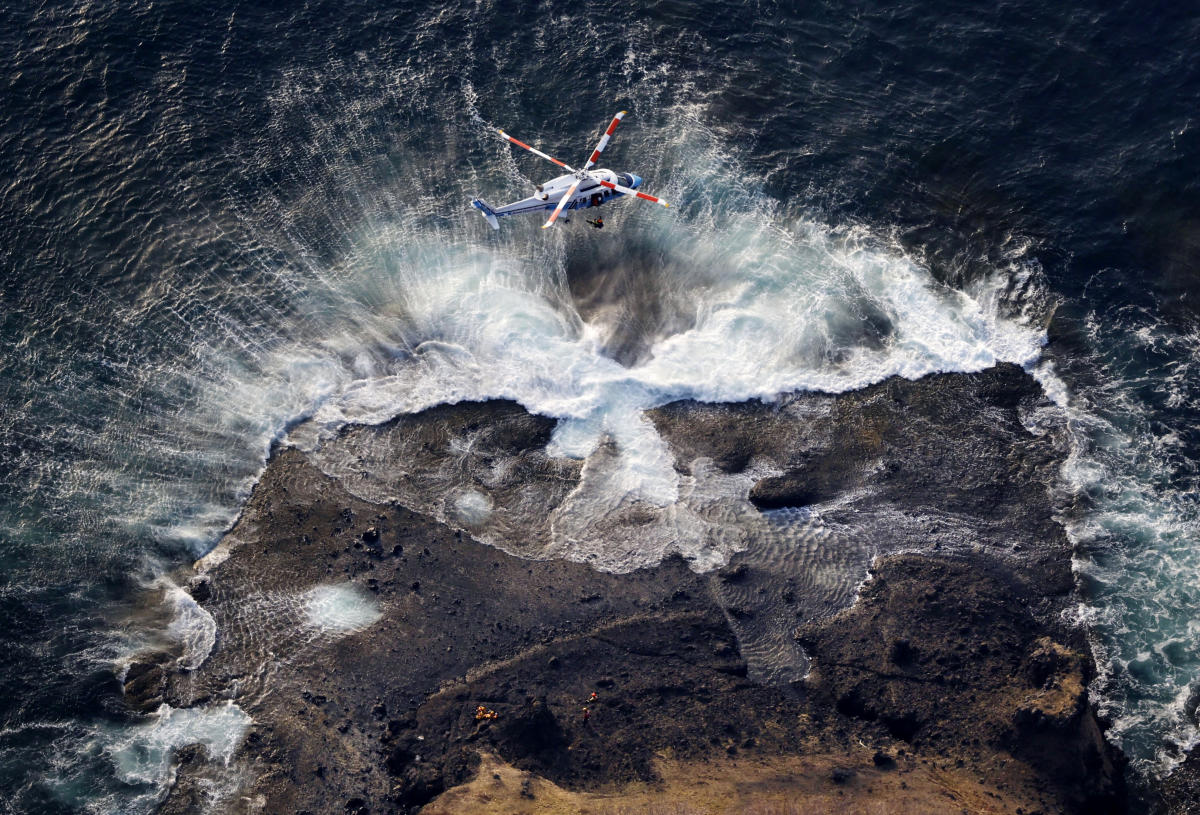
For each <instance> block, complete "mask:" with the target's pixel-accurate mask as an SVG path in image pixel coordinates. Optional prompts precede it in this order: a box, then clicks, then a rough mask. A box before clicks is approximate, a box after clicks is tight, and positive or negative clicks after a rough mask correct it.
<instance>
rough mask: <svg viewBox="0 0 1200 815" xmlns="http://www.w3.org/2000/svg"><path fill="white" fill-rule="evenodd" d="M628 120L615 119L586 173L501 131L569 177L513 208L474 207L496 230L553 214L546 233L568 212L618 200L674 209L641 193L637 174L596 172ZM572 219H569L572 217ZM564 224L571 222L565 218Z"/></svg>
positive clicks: (543, 186) (480, 202)
mask: <svg viewBox="0 0 1200 815" xmlns="http://www.w3.org/2000/svg"><path fill="white" fill-rule="evenodd" d="M624 116H625V111H621V112H620V113H618V114H617V115H616V116H614V117H613V120H612V123H611V124H610V125H609V126H608V130H606V131H605V132H604V136H602V137H601V139H600V143H599V144H598V145H596V149H595V150H593V151H592V156H591V158H589V159H588V161H587V164H585V165H584V166H583V169H582V170H575V169H573V168H571V167H569V166H567V165H566V164H563V163H562V162H561V161H559V160H558V159H556V158H552V157H550V156H548V155H546V154H545V153H543V152H542V151H540V150H537V149H535V148H533V147H530V146H529V145H528V144H525V143H524V142H520V141H517V140H516V139H514V138H513V137H512V136H510V135H508V134H507V133H505V132H504V131H503V130H500V131H498V132H499V133H500V135H501V136H503V137H504V138H505V139H507V140H508V141H510V142H512V143H513V144H515V145H517V146H518V147H523V148H525V149H526V150H528V151H529V152H531V153H534V154H536V155H539V156H541V157H542V158H544V159H547V160H549V161H552V162H554V163H555V164H557V165H559V166H560V167H562V168H564V169H566V170H567V171H568V173H567V174H566V175H560V176H558V177H556V178H552V179H551V180H549V181H547V182H546V183H544V184H541V185H539V186H538V188H537V191H536V192H535V193H534V194H533V195H531V196H529V197H528V198H523V199H521V200H520V201H513V202H512V203H511V204H505V205H504V206H502V207H498V208H495V209H493V208H492V207H490V206H488V204H487V203H486V202H485V201H484V200H483V199H481V198H476V199H475V200H474V201H472V202H471V206H473V207H475V208H476V209H477V210H479V211H480V212H481V213H482V214H483V217H484V218H486V219H487V221H488V223H489V224H491V225H492V228H493V229H499V228H500V221H499V219H500V218H503V217H505V216H507V215H520V214H523V213H527V212H539V211H542V210H553V212H552V213H551V214H550V218H549V220H547V221H546V223H544V224H542V228H543V229H545V228H546V227H548V226H553V225H554V223H555V221H557V220H558V216H559V215H560V214H561V213H562V212H563V211H564V210H573V209H587V208H590V207H598V206H601V205H603V204H605V203H606V202H608V201H611V200H613V199H614V198H624V197H626V196H632V197H635V198H642V199H644V200H647V201H652V202H654V203H656V204H661V205H662V206H664V207H666V206H670V204H668V203H667V202H666V201H663V200H662V199H660V198H655V197H654V196H653V195H646V194H645V193H643V192H638V191H637V188H638V187H640V186H641V185H642V179H641V177H640V176H636V175H634V174H633V173H616V172H613V171H612V170H593V169H592V167H593V166H595V164H596V160H597V159H598V158H600V154H601V153H602V152H603V151H604V148H605V147H606V146H608V140H609V138H611V136H612V134H613V131H614V130H616V129H617V124H618V123H619V122H620V121H621V119H622V117H624ZM568 218H569V216H568ZM563 220H567V218H564V219H563Z"/></svg>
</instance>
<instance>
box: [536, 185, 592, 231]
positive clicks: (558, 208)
mask: <svg viewBox="0 0 1200 815" xmlns="http://www.w3.org/2000/svg"><path fill="white" fill-rule="evenodd" d="M581 181H583V179H582V178H577V179H575V183H574V184H572V185H571V186H570V187H569V188H568V189H567V191H566V193H564V194H563V197H562V199H561V200H560V201H559V202H558V206H556V207H555V208H554V212H551V213H550V220H548V221H546V223H544V224H542V229H545V228H546V227H548V226H554V222H555V221H557V220H558V213H560V212H562V211H563V208H564V207H565V206H566V205H567V204H569V203H570V202H571V196H572V195H574V194H575V190H577V189H579V184H580V182H581Z"/></svg>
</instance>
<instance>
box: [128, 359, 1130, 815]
mask: <svg viewBox="0 0 1200 815" xmlns="http://www.w3.org/2000/svg"><path fill="white" fill-rule="evenodd" d="M1040 404H1043V397H1042V396H1041V393H1040V390H1039V389H1038V388H1037V386H1036V383H1034V382H1033V381H1032V380H1031V379H1030V378H1029V377H1028V375H1026V374H1025V373H1024V372H1022V371H1021V370H1020V369H1018V368H1015V367H1013V366H998V367H997V368H995V369H992V370H990V371H985V372H983V373H980V374H974V375H945V376H934V377H928V378H926V379H923V380H920V381H917V382H909V381H905V380H898V379H893V380H888V381H887V382H884V383H881V384H879V385H877V386H873V387H871V388H866V389H864V390H862V391H859V392H856V393H851V394H844V395H841V396H827V395H819V394H816V395H813V394H800V395H792V396H787V397H783V398H781V399H780V400H778V401H777V402H773V403H748V404H740V405H709V404H699V403H691V402H682V403H675V404H673V405H668V406H665V407H663V408H660V409H658V410H655V411H652V412H650V414H649V416H650V419H651V421H652V422H653V423H654V424H655V426H656V427H657V429H658V431H659V433H660V434H661V435H662V436H663V437H664V438H665V439H666V441H667V442H668V444H669V446H670V449H671V451H672V453H673V455H674V457H675V466H676V469H677V470H678V471H679V472H680V473H681V474H682V477H685V478H690V477H692V474H693V473H698V472H708V471H712V470H714V469H715V472H716V473H717V474H718V476H717V477H721V478H731V479H734V478H740V479H742V481H741V482H737V483H744V484H746V486H745V487H744V490H745V493H744V495H745V498H744V499H737V498H736V497H735V498H733V499H727V503H726V504H723V505H721V506H722V507H728V506H731V504H730V503H728V502H729V501H732V502H733V503H734V504H736V502H737V501H738V500H742V501H743V503H742V505H741V506H742V509H739V510H738V512H741V513H743V514H741V515H736V516H735V517H737V518H744V519H746V522H747V523H749V524H750V527H748V528H751V529H752V533H749V534H745V535H744V536H743V537H742V538H739V539H738V541H739V546H740V547H741V550H740V551H737V552H736V553H735V554H734V555H733V556H732V557H731V559H730V562H729V563H728V564H727V565H726V566H725V567H724V568H723V569H721V570H720V571H719V572H716V573H712V574H697V573H695V572H693V571H692V570H691V569H690V568H689V566H688V564H687V563H686V562H684V561H683V560H682V559H681V558H679V557H668V558H666V559H665V560H663V561H662V562H661V563H660V564H659V565H658V566H656V567H654V568H645V569H640V570H636V571H633V572H630V573H628V574H622V575H614V574H608V573H604V572H599V571H596V570H594V569H592V568H590V567H588V566H587V565H584V564H579V563H572V562H567V561H563V560H527V559H522V558H520V557H516V556H514V555H511V554H506V553H505V552H503V551H500V550H499V549H496V548H493V547H491V546H488V545H485V544H482V543H479V542H477V541H476V540H473V539H472V537H471V535H472V534H474V532H472V530H474V529H477V528H482V527H479V526H478V523H483V521H479V520H478V519H477V518H476V516H473V515H471V514H470V513H469V512H468V513H466V514H464V515H463V516H462V519H461V524H462V525H461V527H457V528H456V526H455V524H454V522H452V521H448V520H440V519H439V518H441V517H442V515H440V514H439V513H443V512H444V513H445V515H446V517H455V516H454V515H453V512H451V511H450V509H453V507H450V509H446V507H449V503H447V501H445V500H443V498H442V497H440V496H439V495H438V494H437V489H444V491H445V492H446V496H445V497H446V498H447V499H448V498H449V496H451V495H457V494H460V493H458V492H455V491H456V490H460V491H461V490H462V489H464V487H463V485H467V486H468V487H469V488H470V489H472V490H475V491H476V492H478V493H479V494H480V495H486V497H487V500H488V501H490V502H491V503H490V506H491V507H493V508H494V512H493V513H492V515H491V516H490V518H489V519H488V520H487V521H486V523H487V524H490V526H488V527H487V528H488V530H489V534H504V535H507V536H511V537H512V538H513V540H512V545H511V547H512V548H511V551H526V548H525V547H524V545H523V543H522V541H521V540H520V537H521V536H522V535H525V534H526V533H528V536H529V538H530V539H535V538H536V539H537V540H539V541H542V540H545V539H546V538H545V536H546V535H548V534H549V529H550V526H551V525H550V524H548V522H547V518H549V517H550V516H551V515H552V513H553V511H554V509H555V507H557V506H558V504H559V502H561V501H563V500H565V499H566V496H568V495H569V494H570V493H571V492H572V491H573V490H574V489H575V488H576V486H577V485H578V484H579V483H580V478H581V476H580V472H581V469H580V465H579V463H578V462H567V461H564V460H558V459H552V458H550V457H548V456H547V455H546V453H545V445H546V443H547V441H548V440H549V438H550V432H551V431H552V429H553V422H550V421H548V420H545V419H539V418H537V417H531V416H529V415H528V414H526V413H524V411H523V410H521V409H520V408H519V407H518V406H515V405H513V404H512V403H504V402H501V403H488V404H464V405H455V406H444V407H439V408H435V409H433V410H431V411H426V412H425V413H423V414H418V415H415V416H408V417H401V418H400V419H397V420H396V421H394V422H391V423H388V424H386V425H381V426H377V427H355V428H347V429H346V430H345V431H343V433H342V434H341V436H339V437H338V438H337V439H332V440H329V441H327V442H325V443H324V445H323V446H322V448H321V449H320V450H319V451H318V452H317V453H312V454H309V453H303V452H301V451H299V450H296V449H291V448H281V449H278V450H276V451H275V453H274V455H273V456H272V459H271V462H270V464H269V466H268V467H267V470H266V472H265V473H264V475H263V477H262V479H261V480H260V482H259V484H258V485H257V486H256V488H255V490H254V492H253V494H252V496H251V498H250V499H249V501H248V502H247V504H246V507H245V509H244V512H243V514H242V516H241V518H240V519H239V521H238V523H237V524H236V525H235V527H234V528H233V529H232V530H231V531H230V533H229V534H228V535H227V537H226V539H225V541H223V543H222V546H221V548H220V550H219V552H218V553H217V556H215V557H210V558H208V559H206V561H204V562H203V563H202V564H201V566H202V570H203V571H204V577H205V578H206V579H207V581H208V593H207V596H205V597H204V598H203V599H200V598H197V600H198V602H201V603H202V605H203V606H204V607H205V608H206V609H207V610H208V611H209V612H210V613H211V614H212V615H213V617H214V619H215V620H216V621H217V624H218V629H219V636H218V641H217V645H216V647H215V649H214V651H213V653H212V655H211V656H210V657H209V659H208V660H207V661H206V662H205V663H204V664H203V665H202V666H200V668H199V669H197V670H195V671H192V672H190V673H188V674H186V675H185V674H183V673H179V672H173V671H168V672H167V673H166V674H164V678H163V679H162V680H161V684H164V685H165V687H164V688H163V690H162V691H161V695H162V696H163V698H165V699H166V701H168V702H169V703H170V704H172V705H173V706H175V707H186V706H188V705H191V704H193V703H197V702H200V701H203V700H209V699H215V698H232V699H234V700H235V701H237V702H238V704H240V705H242V707H243V708H244V709H245V710H246V712H247V713H248V714H250V716H252V717H253V719H254V722H255V725H254V738H252V739H248V740H247V742H246V743H245V744H244V745H243V746H242V748H241V750H240V752H239V756H238V759H237V760H238V761H239V762H241V764H242V766H245V767H246V768H248V770H247V774H246V778H247V781H246V787H245V788H244V789H242V790H239V791H238V792H237V794H236V795H234V796H232V797H230V798H229V799H228V800H227V804H228V806H229V807H230V808H232V809H233V810H234V811H238V808H239V807H243V808H244V807H245V806H248V805H247V804H245V803H244V802H248V801H265V802H266V803H265V806H266V807H267V810H268V811H300V810H307V811H311V812H337V811H343V810H344V809H345V808H346V807H348V806H349V803H350V802H353V803H354V806H355V807H356V808H359V809H361V808H363V807H365V808H366V809H368V810H369V811H370V812H410V811H415V810H416V809H417V808H419V807H421V806H424V805H426V804H428V803H429V802H430V801H432V800H433V799H434V798H435V797H436V796H438V795H439V794H441V793H442V792H443V791H444V790H448V789H450V788H452V787H455V786H456V785H459V784H462V783H464V782H466V781H468V780H470V779H471V778H472V777H473V775H474V774H475V772H476V768H477V767H478V766H479V762H480V760H481V758H480V757H481V756H482V755H485V754H486V755H492V756H497V757H499V759H500V760H502V761H504V762H506V763H507V764H509V765H511V766H513V767H516V768H518V769H519V770H522V771H524V772H526V773H530V774H532V775H531V776H530V777H539V778H546V779H549V780H550V781H553V782H554V783H555V784H557V785H558V786H559V787H560V788H562V789H567V790H587V789H596V788H600V787H605V788H610V789H611V788H612V787H613V785H620V784H622V783H625V782H634V781H640V782H651V783H653V782H655V780H656V772H657V771H656V764H655V761H656V756H660V755H663V754H666V753H669V754H670V755H672V756H673V757H674V758H675V760H679V761H700V762H703V761H708V760H716V759H717V758H719V759H720V760H730V759H731V758H738V757H745V756H749V755H753V756H763V757H770V756H801V755H808V754H810V753H813V752H814V751H818V752H821V751H823V752H824V753H828V754H831V755H838V756H841V758H839V759H838V760H837V762H835V764H834V765H830V766H834V767H836V768H841V769H844V770H845V771H846V772H847V773H848V774H846V775H845V776H844V778H843V779H842V783H841V784H840V785H838V786H839V789H842V791H843V792H844V793H845V794H846V795H848V796H852V795H857V794H860V792H861V791H862V790H865V789H866V787H867V785H866V784H864V783H860V782H859V780H858V779H859V778H860V777H862V776H863V774H864V773H875V772H880V771H882V770H881V769H880V768H883V767H884V765H883V764H878V762H875V763H873V759H872V756H876V755H882V756H884V757H899V756H900V755H901V753H902V752H903V754H904V755H905V758H904V759H903V761H904V762H910V760H912V761H915V760H918V759H919V760H921V761H937V762H941V761H950V762H953V763H957V766H961V767H966V768H968V769H970V768H976V770H975V771H977V773H978V777H979V778H981V779H983V780H985V781H987V783H989V784H992V783H999V781H997V779H1002V780H1005V783H1011V784H1014V785H1016V784H1021V785H1024V787H1025V788H1024V789H1023V790H1022V795H1023V797H1022V798H1021V799H1020V800H1022V801H1028V800H1036V801H1038V802H1040V803H1039V805H1040V806H1041V807H1043V808H1044V809H1045V810H1046V811H1115V809H1117V808H1119V807H1120V805H1121V800H1122V797H1121V796H1122V794H1123V792H1122V789H1121V786H1120V772H1119V757H1118V756H1116V754H1114V753H1113V751H1112V750H1110V749H1109V748H1108V746H1107V744H1106V743H1105V742H1104V741H1103V739H1102V737H1100V735H1099V733H1100V731H1099V726H1098V725H1097V723H1096V721H1095V718H1094V717H1093V716H1092V713H1091V711H1090V709H1089V708H1088V706H1087V701H1086V694H1085V692H1084V687H1085V684H1086V681H1087V680H1088V678H1089V677H1090V675H1091V670H1092V669H1091V663H1090V659H1089V658H1088V657H1087V656H1086V654H1087V651H1086V649H1085V648H1084V647H1083V644H1082V642H1081V639H1080V636H1081V635H1080V633H1079V632H1077V631H1073V630H1070V629H1066V628H1064V627H1063V625H1062V624H1061V623H1060V622H1059V620H1060V615H1059V612H1060V611H1061V610H1062V609H1063V608H1064V606H1065V604H1066V603H1068V602H1070V591H1071V588H1072V585H1073V583H1072V577H1071V572H1070V547H1069V543H1068V541H1067V539H1066V537H1065V535H1064V534H1063V531H1062V529H1061V527H1060V526H1059V525H1058V524H1057V523H1056V522H1055V521H1054V507H1053V506H1052V504H1051V500H1050V495H1051V489H1052V487H1053V485H1054V483H1055V476H1056V470H1057V468H1058V467H1059V466H1060V465H1061V460H1062V455H1063V447H1062V438H1061V434H1060V433H1059V432H1058V431H1057V430H1056V429H1055V428H1053V427H1051V428H1043V429H1042V430H1041V431H1040V433H1039V434H1035V433H1033V432H1031V430H1030V429H1029V428H1027V427H1026V425H1025V421H1024V420H1023V412H1025V411H1028V410H1031V409H1033V408H1036V407H1037V406H1038V405H1040ZM706 461H708V462H711V465H712V466H711V467H709V465H707V464H706V463H705V462H706ZM318 465H319V466H318ZM706 467H708V471H706V470H705V468H706ZM705 477H709V476H705ZM443 485H444V486H443ZM435 487H436V489H434V488H435ZM389 495H393V496H410V497H411V500H412V503H413V506H408V505H406V504H405V503H404V502H403V501H401V500H399V499H389V498H387V496H389ZM363 496H376V497H363ZM405 500H409V499H407V498H406V499H405ZM754 504H757V505H758V506H759V507H760V508H761V509H764V510H765V509H767V508H769V507H770V508H780V510H779V511H782V512H788V511H790V510H787V509H785V508H788V507H794V506H811V507H815V508H816V509H815V510H814V511H817V512H819V513H820V516H821V518H822V519H823V524H824V526H821V525H817V526H813V525H805V524H807V521H805V522H804V523H801V524H799V525H797V526H795V527H794V528H793V527H788V526H787V524H788V523H790V521H788V518H790V517H791V516H787V517H784V518H782V519H781V520H779V521H775V520H770V519H769V513H768V514H767V515H759V513H758V512H757V511H756V510H755V509H754ZM414 506H417V507H418V509H419V511H418V509H414V508H413V507H414ZM468 509H469V507H468ZM699 511H701V512H703V511H705V508H704V506H703V505H700V510H699ZM722 511H724V510H722ZM772 511H774V510H772ZM435 516H436V517H435ZM479 517H480V518H482V517H483V516H479ZM717 517H718V520H719V519H720V518H721V517H722V516H721V515H720V513H718V514H717ZM770 517H774V516H770ZM805 517H807V516H805ZM780 524H782V526H781V525H780ZM740 528H742V527H738V529H740ZM831 528H832V529H836V530H837V531H836V534H834V533H830V532H829V531H828V530H829V529H831ZM777 529H783V530H784V532H780V533H778V534H777V532H776V531H774V530H777ZM788 530H792V531H788ZM539 536H540V537H539ZM1014 544H1019V551H1017V550H1016V548H1015V547H1014ZM539 545H541V544H539ZM506 546H507V544H506ZM528 551H535V550H533V549H530V550H528ZM536 551H541V550H536ZM889 553H891V554H889ZM880 555H881V556H882V557H879V558H878V559H876V556H880ZM221 558H224V560H223V561H222V560H221ZM872 560H874V561H875V562H874V566H873V568H872V571H871V573H870V580H868V581H867V582H866V583H865V585H864V586H863V587H862V596H861V598H859V599H858V600H857V602H854V598H855V595H856V592H857V590H858V588H859V585H860V584H861V582H862V580H863V579H864V578H865V577H867V567H868V565H870V564H871V563H872ZM184 577H186V576H184ZM330 585H340V586H343V587H346V586H348V587H352V589H353V591H352V592H351V593H350V594H348V595H345V596H347V597H351V598H358V599H355V600H354V601H353V602H355V603H367V604H369V605H372V606H374V607H375V608H376V609H377V611H378V614H379V618H378V620H377V621H375V622H373V623H370V624H364V625H363V626H362V627H354V626H351V627H350V628H349V629H348V630H341V631H336V630H325V629H322V628H321V627H320V626H319V625H318V624H317V623H314V622H312V621H311V620H309V619H308V618H307V617H306V613H307V612H306V609H307V608H308V605H307V604H308V603H309V602H310V601H309V600H307V599H306V598H309V597H311V592H312V590H313V589H314V588H315V587H321V586H330ZM355 592H357V593H355ZM362 598H367V599H365V600H364V599H362ZM852 602H854V604H853V605H852V606H851V605H850V604H851V603H852ZM847 606H850V607H847ZM797 626H799V639H798V640H797V639H796V638H795V637H794V636H793V632H794V631H795V629H796V627H797ZM801 646H802V647H803V649H804V650H803V651H802V650H801ZM789 660H790V661H789ZM808 660H811V663H809V662H808ZM809 668H811V672H810V673H809V674H808V675H807V677H805V670H807V669H809ZM144 676H145V682H142V679H141V677H142V674H139V675H138V676H137V677H135V685H134V688H133V689H134V690H136V688H138V687H141V685H139V684H137V683H138V682H142V684H145V685H147V686H148V687H157V685H156V683H159V682H160V680H158V679H156V678H154V675H153V673H152V672H151V671H149V670H147V671H146V672H145V673H144ZM593 693H595V694H596V695H595V696H593V695H592V694H593ZM585 708H586V712H585ZM492 714H494V715H492ZM863 745H866V746H867V749H866V750H865V751H864V750H863ZM910 756H914V757H917V758H912V759H910V758H909V757H910ZM892 760H893V761H895V760H897V759H896V758H893V759H892ZM885 763H886V762H885ZM906 766H907V764H906ZM997 767H1007V768H1008V769H1005V770H998V769H997ZM855 768H857V769H855ZM905 771H906V770H904V769H896V770H888V772H905ZM196 772H197V770H195V768H193V767H191V765H185V766H182V767H181V768H180V775H181V781H180V783H179V784H178V785H177V788H176V789H177V791H176V792H175V793H173V794H172V796H171V797H170V798H169V799H168V801H167V803H166V804H165V806H166V807H168V808H169V807H172V806H175V807H178V806H179V804H178V801H179V800H181V798H180V796H185V795H186V794H187V792H186V791H187V790H188V789H190V787H189V786H188V784H189V783H190V782H189V781H188V780H187V779H188V778H190V777H191V776H192V775H194V774H195V773H196ZM823 772H824V775H823V776H822V778H823V779H824V780H823V781H822V783H832V782H830V781H829V777H830V776H829V772H831V770H829V769H828V768H827V769H826V770H824V771H823ZM527 786H528V785H527ZM529 789H530V790H531V789H532V787H529ZM530 794H532V792H530ZM239 802H243V803H239Z"/></svg>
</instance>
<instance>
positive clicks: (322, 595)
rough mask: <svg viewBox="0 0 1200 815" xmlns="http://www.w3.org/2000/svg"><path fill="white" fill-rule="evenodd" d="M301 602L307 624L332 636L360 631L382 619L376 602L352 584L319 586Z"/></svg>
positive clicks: (306, 594) (306, 593) (305, 594)
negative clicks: (332, 634) (333, 634)
mask: <svg viewBox="0 0 1200 815" xmlns="http://www.w3.org/2000/svg"><path fill="white" fill-rule="evenodd" d="M301 602H302V604H303V608H304V614H305V620H306V622H307V623H308V625H310V626H312V627H313V628H316V629H318V630H320V631H325V632H330V633H351V632H354V631H361V630H362V629H364V628H369V627H370V626H371V625H373V624H374V623H375V622H376V621H377V620H378V619H379V618H380V617H381V616H383V612H382V611H381V610H380V608H379V603H378V602H377V601H376V599H375V598H374V597H373V596H371V595H370V594H368V593H367V592H364V591H363V590H362V589H359V588H358V587H357V586H355V585H353V584H352V583H339V584H336V585H332V586H316V587H314V588H312V589H309V590H308V591H307V592H305V593H304V595H303V597H302V600H301Z"/></svg>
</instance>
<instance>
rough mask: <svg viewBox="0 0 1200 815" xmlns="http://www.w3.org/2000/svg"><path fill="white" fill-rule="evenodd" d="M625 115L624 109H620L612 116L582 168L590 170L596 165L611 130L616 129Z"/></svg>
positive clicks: (606, 144) (611, 132)
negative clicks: (610, 121) (606, 128)
mask: <svg viewBox="0 0 1200 815" xmlns="http://www.w3.org/2000/svg"><path fill="white" fill-rule="evenodd" d="M624 117H625V111H621V112H620V113H618V114H617V115H616V116H614V117H613V120H612V123H611V124H609V126H608V130H605V131H604V135H603V136H601V137H600V143H599V144H597V145H596V149H595V150H593V151H592V157H591V158H589V159H588V160H587V164H585V165H583V169H585V170H590V169H592V168H593V167H595V166H596V162H597V161H598V160H599V159H600V154H601V153H603V152H604V148H605V147H608V140H609V139H611V138H612V134H613V131H614V130H616V129H617V125H619V124H620V123H621V119H623V118H624Z"/></svg>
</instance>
